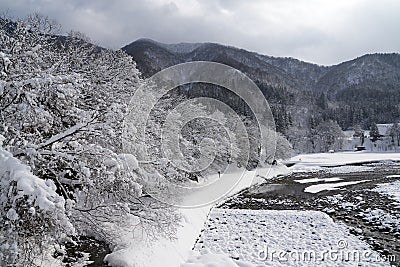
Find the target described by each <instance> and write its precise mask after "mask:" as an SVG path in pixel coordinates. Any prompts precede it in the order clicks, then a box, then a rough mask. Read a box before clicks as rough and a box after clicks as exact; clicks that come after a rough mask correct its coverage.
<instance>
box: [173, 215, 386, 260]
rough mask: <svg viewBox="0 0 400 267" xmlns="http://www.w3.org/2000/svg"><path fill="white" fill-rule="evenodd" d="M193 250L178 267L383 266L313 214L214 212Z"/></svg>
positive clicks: (339, 227)
mask: <svg viewBox="0 0 400 267" xmlns="http://www.w3.org/2000/svg"><path fill="white" fill-rule="evenodd" d="M195 250H197V251H199V255H197V256H196V255H195V256H192V257H191V258H190V259H189V260H188V261H187V263H186V264H183V265H181V266H182V267H194V266H196V267H199V266H310V265H319V266H357V264H362V265H365V264H368V265H369V266H388V263H387V262H384V259H383V258H381V257H380V256H379V254H378V253H376V252H374V251H373V250H371V248H370V247H369V245H368V244H366V243H365V242H363V241H361V240H360V239H359V238H357V237H356V236H353V235H351V234H350V233H349V230H348V228H346V227H345V226H344V225H341V224H337V223H334V222H333V220H332V219H331V218H330V217H329V216H328V215H326V214H325V213H323V212H318V211H294V210H281V211H274V210H229V209H213V210H212V212H211V214H210V216H209V220H208V223H207V227H206V230H205V231H204V232H203V233H202V236H201V239H200V240H199V241H198V242H197V244H196V247H195ZM213 254H217V255H213ZM221 255H226V256H225V257H222V256H221ZM228 259H230V261H229V260H228ZM224 260H226V262H229V264H230V265H224V264H221V263H223V262H224ZM233 264H234V265H233Z"/></svg>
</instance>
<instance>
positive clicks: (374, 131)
mask: <svg viewBox="0 0 400 267" xmlns="http://www.w3.org/2000/svg"><path fill="white" fill-rule="evenodd" d="M369 136H370V137H371V141H372V142H374V143H375V142H376V140H379V138H380V137H381V134H380V133H379V129H378V126H377V125H376V123H372V124H371V128H370V131H369Z"/></svg>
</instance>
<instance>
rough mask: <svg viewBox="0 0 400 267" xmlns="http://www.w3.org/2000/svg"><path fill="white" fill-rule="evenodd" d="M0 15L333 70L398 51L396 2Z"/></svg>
mask: <svg viewBox="0 0 400 267" xmlns="http://www.w3.org/2000/svg"><path fill="white" fill-rule="evenodd" d="M192 6H193V7H192ZM0 9H1V10H3V11H8V12H9V14H10V15H13V16H15V17H23V16H25V15H27V14H29V13H32V12H39V13H42V14H44V15H47V16H49V17H51V18H54V19H56V20H57V21H58V22H59V23H61V24H62V25H63V27H64V29H65V30H70V29H74V30H79V31H82V32H84V33H86V34H87V35H88V36H90V37H91V38H92V39H93V40H94V41H95V42H97V43H99V44H100V45H103V46H106V47H111V48H119V47H122V46H123V45H125V44H128V43H130V42H132V41H134V40H136V39H138V38H141V37H147V38H152V39H155V40H157V41H161V42H167V43H176V42H219V43H223V44H228V45H234V46H238V47H241V48H244V49H247V50H251V51H256V52H259V53H263V54H268V55H274V56H291V57H295V58H299V59H302V60H306V61H310V62H315V63H319V64H334V63H338V62H340V61H343V60H348V59H350V58H353V57H356V56H359V55H361V54H363V53H368V52H399V47H400V34H399V29H398V25H400V16H398V14H397V13H398V12H397V10H399V9H400V2H398V1H396V0H383V1H373V0H367V1H361V0H355V1H346V0H338V1H335V2H330V1H329V2H327V1H318V0H311V1H305V0H299V1H290V0H279V1H278V0H265V1H262V0H249V1H239V0H229V1H228V0H203V1H200V0H171V1H167V0H119V1H108V0H88V1H79V0H70V1H63V0H30V1H23V0H14V1H3V2H0ZM188 10H189V11H188Z"/></svg>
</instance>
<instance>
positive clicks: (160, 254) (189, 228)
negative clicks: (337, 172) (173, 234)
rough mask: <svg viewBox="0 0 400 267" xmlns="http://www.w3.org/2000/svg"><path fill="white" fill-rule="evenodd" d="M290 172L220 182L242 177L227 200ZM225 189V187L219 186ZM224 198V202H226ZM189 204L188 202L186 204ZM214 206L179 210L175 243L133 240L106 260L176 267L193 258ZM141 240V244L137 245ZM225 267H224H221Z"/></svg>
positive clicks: (267, 171) (278, 169) (263, 171)
mask: <svg viewBox="0 0 400 267" xmlns="http://www.w3.org/2000/svg"><path fill="white" fill-rule="evenodd" d="M289 172H290V171H289V170H288V168H287V167H285V166H283V165H278V166H273V167H271V168H260V169H257V170H256V171H246V172H244V173H243V170H241V169H238V170H237V172H233V173H230V174H224V175H223V179H227V180H229V179H235V178H236V177H237V175H243V177H242V179H240V181H239V182H238V184H236V186H235V187H234V188H233V189H232V190H231V191H229V194H228V195H227V196H226V198H228V197H229V196H231V195H233V194H235V193H237V192H239V191H240V190H242V189H244V188H247V187H250V186H251V185H253V184H257V183H261V182H263V181H264V180H265V179H270V178H272V177H276V176H278V175H283V174H287V173H289ZM220 185H221V186H224V183H223V182H222V183H220ZM198 194H199V195H197V197H205V196H206V195H207V194H208V192H207V191H204V192H202V194H204V196H201V193H199V192H198ZM226 198H225V199H226ZM189 202H190V201H189ZM215 204H216V203H209V204H207V205H204V206H200V207H195V208H190V207H187V208H179V212H180V213H181V215H182V221H181V222H177V224H178V223H179V224H180V226H179V227H178V230H177V239H175V240H168V239H161V240H157V241H154V242H149V241H148V239H147V238H146V236H140V234H139V236H136V238H135V240H132V242H129V241H128V240H125V242H127V244H128V245H126V246H124V247H117V248H116V249H115V250H114V252H113V253H111V254H110V255H108V256H107V257H106V261H107V262H108V263H109V264H111V265H112V266H123V267H133V266H149V267H150V266H151V267H152V266H163V267H177V266H180V264H182V263H184V262H185V261H187V260H188V259H189V258H190V257H192V256H193V251H192V248H193V246H194V244H195V241H196V239H197V238H198V236H199V234H200V232H201V230H202V229H203V228H204V224H205V222H206V221H207V216H208V214H209V212H210V210H211V208H212V207H213V206H214V205H215ZM139 240H140V241H139ZM223 266H227V265H223Z"/></svg>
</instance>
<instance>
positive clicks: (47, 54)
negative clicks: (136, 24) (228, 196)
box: [0, 15, 176, 261]
mask: <svg viewBox="0 0 400 267" xmlns="http://www.w3.org/2000/svg"><path fill="white" fill-rule="evenodd" d="M53 29H54V27H53V24H52V22H51V21H50V20H48V19H47V18H44V17H41V16H37V15H35V16H30V17H29V18H28V19H26V20H21V21H18V22H12V21H10V20H7V19H1V20H0V42H1V46H0V47H1V51H0V59H1V60H0V61H1V63H2V71H1V73H0V75H1V77H0V121H1V124H0V133H1V134H2V135H3V136H4V140H3V148H4V149H5V150H7V151H9V152H11V153H12V154H13V158H18V159H19V160H21V161H22V163H21V164H26V165H28V166H30V168H31V169H30V172H31V173H32V175H31V176H29V177H28V178H29V179H30V180H35V181H36V180H37V181H39V182H40V183H45V181H47V182H46V185H47V186H48V187H50V189H51V190H53V191H56V192H57V193H58V194H59V196H58V197H59V198H60V200H58V202H57V203H58V205H60V206H63V205H64V204H65V203H69V205H70V211H69V213H68V214H66V216H67V217H68V218H69V220H70V222H71V223H72V224H73V226H74V227H75V229H76V231H77V233H78V234H83V235H92V236H94V237H96V238H99V239H103V240H105V241H107V242H109V243H111V244H112V242H111V241H112V240H113V238H114V237H115V236H116V235H118V234H119V233H116V232H115V229H114V228H113V224H114V225H117V224H119V225H120V224H125V225H126V226H129V225H131V228H132V229H134V228H137V227H142V228H143V229H146V230H148V231H149V233H151V232H153V233H157V234H159V233H165V234H167V235H170V234H171V233H173V227H171V226H172V225H173V224H174V223H175V222H176V216H175V215H174V213H173V211H172V210H171V209H170V208H168V207H166V205H164V204H162V203H160V202H158V201H154V200H151V199H147V198H143V197H142V196H143V194H144V193H146V192H143V191H144V188H146V182H147V180H148V179H147V177H146V175H147V174H146V172H144V171H143V170H142V168H140V167H139V166H138V164H137V160H136V158H135V156H133V155H129V154H128V155H127V154H124V153H123V149H122V145H121V138H122V129H123V127H122V121H123V119H124V114H125V112H126V110H127V109H128V104H129V103H128V101H129V99H130V96H131V94H132V93H133V92H134V91H135V88H136V87H137V86H138V84H139V83H140V82H141V81H140V79H139V73H138V71H137V69H136V66H135V64H134V62H133V61H132V59H131V57H129V56H127V55H126V54H125V53H123V52H121V51H117V52H115V51H111V50H106V49H102V48H99V47H97V46H94V45H92V44H90V43H88V42H87V38H83V39H82V38H81V37H82V35H80V34H77V33H75V32H73V33H71V34H69V35H68V36H57V35H54V32H53ZM149 94H150V92H149ZM9 156H10V155H8V157H9ZM4 175H5V176H4V177H9V174H7V173H6V174H4ZM2 181H3V183H2V184H1V188H0V189H1V191H2V192H6V191H7V190H8V189H10V188H11V189H10V190H9V192H10V194H17V195H18V194H19V193H18V192H17V191H15V192H14V191H13V190H15V185H14V184H15V183H14V181H13V180H12V179H11V178H8V180H7V179H6V178H4V179H3V177H2ZM39 182H38V183H39ZM50 189H49V190H50ZM7 192H8V191H7ZM55 197H57V196H55ZM12 199H13V198H10V199H8V201H13V200H12ZM20 200H21V201H22V200H24V199H23V198H21V199H20ZM24 201H27V199H25V200H24ZM4 203H8V202H7V201H6V200H5V201H4ZM19 203H20V202H13V203H12V205H16V206H15V207H13V206H10V207H8V206H7V209H8V210H5V209H4V210H2V211H1V216H4V217H5V218H8V217H10V218H11V219H16V218H18V223H19V224H21V225H26V226H27V225H29V220H30V217H28V216H26V215H24V214H25V213H26V211H27V210H28V211H29V208H30V206H20V205H22V204H23V202H21V203H22V204H19ZM7 205H8V204H7ZM10 205H11V204H10ZM32 205H33V204H32V203H31V206H32ZM11 208H12V210H11ZM9 210H11V211H10V212H8V211H9ZM13 211H15V212H13ZM59 212H60V213H62V212H64V210H62V209H61V207H60V209H59ZM7 214H8V215H7ZM38 214H39V215H40V214H41V213H40V212H39V213H38ZM55 214H57V213H55ZM60 216H61V215H60ZM10 218H9V219H10ZM11 219H10V220H11ZM16 220H17V219H16ZM43 220H45V222H46V223H53V222H51V221H50V220H49V219H46V218H45V217H44V219H43ZM43 220H42V221H41V220H37V223H40V222H42V223H45V222H44V221H43ZM11 221H12V220H11ZM57 223H58V221H54V224H57ZM37 227H38V226H37ZM59 227H61V225H54V227H53V228H51V229H50V228H46V227H44V228H42V232H40V233H41V235H42V238H43V239H49V240H50V237H51V236H53V233H54V231H55V230H54V229H58V228H59ZM4 229H5V228H4ZM4 229H2V232H1V233H0V236H7V232H4V231H5V230H4ZM7 229H8V228H7ZM7 229H6V230H7ZM10 229H11V228H10ZM14 230H15V231H16V232H15V235H17V236H19V235H32V236H35V233H34V232H32V233H30V231H35V228H34V227H32V228H29V227H20V228H14ZM7 231H8V230H7ZM18 231H25V232H26V233H23V232H18ZM66 233H68V232H66ZM54 237H55V235H54ZM15 244H16V245H17V246H19V247H16V248H15V249H14V251H17V252H18V251H21V249H22V248H23V244H22V243H21V242H16V243H15ZM1 248H2V249H4V250H3V251H7V249H9V247H7V246H6V245H5V246H2V247H1ZM6 254H8V253H6ZM7 257H8V256H7ZM13 257H14V256H13ZM19 259H20V256H19V255H16V256H15V257H14V260H16V261H19Z"/></svg>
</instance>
